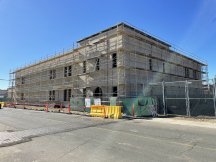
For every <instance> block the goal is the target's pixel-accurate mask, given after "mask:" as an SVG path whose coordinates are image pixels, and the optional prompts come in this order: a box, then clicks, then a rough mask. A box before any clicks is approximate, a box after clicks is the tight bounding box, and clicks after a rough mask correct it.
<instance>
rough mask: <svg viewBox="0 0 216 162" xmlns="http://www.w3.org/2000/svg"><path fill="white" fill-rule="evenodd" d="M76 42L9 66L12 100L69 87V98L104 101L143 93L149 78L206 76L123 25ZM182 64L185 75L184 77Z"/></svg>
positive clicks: (53, 97) (49, 98) (57, 97)
mask: <svg viewBox="0 0 216 162" xmlns="http://www.w3.org/2000/svg"><path fill="white" fill-rule="evenodd" d="M76 46H77V48H74V45H73V49H70V50H68V51H66V52H65V51H63V53H60V54H58V55H55V56H52V57H50V58H47V59H46V60H40V61H39V62H38V63H35V64H32V65H28V66H26V67H22V68H19V69H16V70H13V71H12V72H11V73H10V87H11V88H12V92H13V93H12V96H13V97H12V98H13V101H14V102H19V103H35V104H36V103H37V104H38V103H45V102H60V101H64V100H65V99H64V97H63V96H64V91H65V90H69V89H70V90H71V94H70V95H68V96H70V97H71V96H72V97H85V96H100V97H102V99H103V100H104V101H108V99H109V98H110V97H112V96H115V95H117V96H118V97H120V98H126V97H136V96H139V95H147V94H148V91H149V86H148V84H149V83H150V82H159V81H162V80H165V81H174V80H186V79H188V78H194V76H193V69H194V70H195V71H196V79H202V78H204V77H203V75H204V74H205V76H206V77H207V74H208V73H207V69H204V68H203V67H207V64H205V63H202V62H200V61H196V60H195V59H192V58H189V57H186V56H184V55H182V54H180V53H178V52H176V51H173V50H171V49H170V45H169V44H167V43H165V42H162V41H160V40H159V39H157V38H154V37H152V36H150V35H148V34H146V33H144V32H142V31H141V30H138V29H137V28H135V27H132V26H129V25H127V24H125V23H120V24H118V25H116V26H114V27H111V28H109V29H107V30H104V31H102V32H100V33H97V34H94V35H92V36H90V37H87V38H84V39H82V40H80V41H78V43H77V45H76ZM150 60H151V61H150ZM150 62H151V63H150ZM150 64H151V65H150ZM150 66H151V67H150ZM185 67H187V68H188V70H189V73H190V76H188V77H187V78H186V77H185ZM205 81H207V79H205ZM98 87H99V88H100V89H99V90H97V91H96V89H97V88H98ZM66 93H67V92H66ZM97 93H98V94H97Z"/></svg>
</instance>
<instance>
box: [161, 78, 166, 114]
mask: <svg viewBox="0 0 216 162" xmlns="http://www.w3.org/2000/svg"><path fill="white" fill-rule="evenodd" d="M162 93H163V110H164V115H166V100H165V82H164V81H163V82H162Z"/></svg>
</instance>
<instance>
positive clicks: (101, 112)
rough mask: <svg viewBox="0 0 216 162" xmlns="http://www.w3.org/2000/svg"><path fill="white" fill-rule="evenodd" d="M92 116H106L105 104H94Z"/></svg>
mask: <svg viewBox="0 0 216 162" xmlns="http://www.w3.org/2000/svg"><path fill="white" fill-rule="evenodd" d="M90 116H94V117H103V118H104V117H105V106H104V105H99V106H98V105H92V106H91V112H90Z"/></svg>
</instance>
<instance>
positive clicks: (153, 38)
mask: <svg viewBox="0 0 216 162" xmlns="http://www.w3.org/2000/svg"><path fill="white" fill-rule="evenodd" d="M121 25H122V26H124V27H127V28H129V29H131V30H134V31H136V32H137V33H139V34H141V35H143V36H146V37H147V38H150V39H152V40H154V41H156V42H158V43H161V44H163V45H165V46H168V47H171V45H170V44H168V43H166V42H164V41H161V40H159V39H158V38H156V37H153V36H151V35H149V34H147V33H144V32H143V31H141V30H138V29H136V28H134V27H132V26H130V25H128V24H126V23H123V22H121V23H119V24H117V25H115V26H112V27H109V28H107V29H105V30H102V31H100V32H98V33H96V34H93V35H90V36H88V37H85V38H83V39H81V40H79V41H77V43H80V42H82V41H85V40H87V39H89V38H93V37H95V36H97V35H100V34H102V33H105V32H107V31H110V30H112V29H115V28H117V26H121Z"/></svg>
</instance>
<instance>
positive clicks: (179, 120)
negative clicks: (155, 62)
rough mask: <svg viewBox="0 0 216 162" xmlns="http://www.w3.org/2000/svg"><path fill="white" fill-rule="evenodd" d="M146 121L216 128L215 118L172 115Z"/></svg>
mask: <svg viewBox="0 0 216 162" xmlns="http://www.w3.org/2000/svg"><path fill="white" fill-rule="evenodd" d="M135 120H142V119H135ZM147 122H158V123H164V124H176V125H184V126H195V127H202V128H213V129H216V119H195V118H183V117H173V118H152V120H148V121H147Z"/></svg>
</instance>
